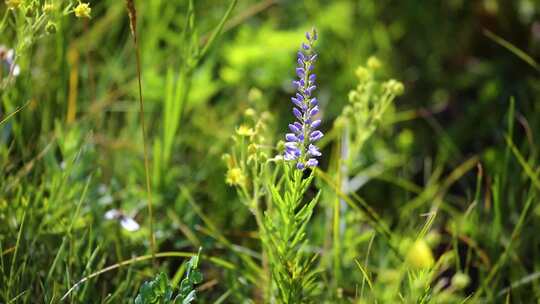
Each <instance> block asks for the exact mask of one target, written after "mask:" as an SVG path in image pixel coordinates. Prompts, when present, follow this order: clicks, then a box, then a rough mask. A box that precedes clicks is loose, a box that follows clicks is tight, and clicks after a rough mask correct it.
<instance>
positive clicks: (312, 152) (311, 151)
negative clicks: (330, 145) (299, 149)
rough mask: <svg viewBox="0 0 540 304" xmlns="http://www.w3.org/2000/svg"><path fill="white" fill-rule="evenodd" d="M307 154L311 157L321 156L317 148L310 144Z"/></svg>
mask: <svg viewBox="0 0 540 304" xmlns="http://www.w3.org/2000/svg"><path fill="white" fill-rule="evenodd" d="M308 153H309V155H311V156H321V152H320V151H319V148H317V146H315V145H312V144H310V145H309V147H308Z"/></svg>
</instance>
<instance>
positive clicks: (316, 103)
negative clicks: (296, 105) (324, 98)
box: [309, 98, 319, 106]
mask: <svg viewBox="0 0 540 304" xmlns="http://www.w3.org/2000/svg"><path fill="white" fill-rule="evenodd" d="M309 103H310V104H311V105H312V106H316V105H318V104H319V101H318V100H317V98H312V99H311V101H310V102H309Z"/></svg>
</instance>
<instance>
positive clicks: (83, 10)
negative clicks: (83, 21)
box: [73, 2, 92, 18]
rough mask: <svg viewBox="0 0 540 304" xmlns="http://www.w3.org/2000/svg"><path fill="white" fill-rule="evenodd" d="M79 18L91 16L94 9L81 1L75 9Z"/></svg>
mask: <svg viewBox="0 0 540 304" xmlns="http://www.w3.org/2000/svg"><path fill="white" fill-rule="evenodd" d="M73 12H75V16H76V17H77V18H90V13H91V12H92V9H91V8H90V5H89V4H88V3H82V2H79V5H77V7H75V9H74V10H73Z"/></svg>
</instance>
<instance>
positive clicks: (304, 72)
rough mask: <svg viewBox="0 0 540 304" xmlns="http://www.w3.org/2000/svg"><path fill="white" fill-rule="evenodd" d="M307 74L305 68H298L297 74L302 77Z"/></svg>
mask: <svg viewBox="0 0 540 304" xmlns="http://www.w3.org/2000/svg"><path fill="white" fill-rule="evenodd" d="M305 74H306V71H305V70H304V69H303V68H296V76H298V77H300V78H302V77H304V75H305Z"/></svg>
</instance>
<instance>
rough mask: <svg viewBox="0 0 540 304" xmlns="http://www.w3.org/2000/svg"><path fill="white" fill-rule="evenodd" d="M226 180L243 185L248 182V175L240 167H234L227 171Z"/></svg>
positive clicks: (228, 182) (232, 184) (234, 184)
mask: <svg viewBox="0 0 540 304" xmlns="http://www.w3.org/2000/svg"><path fill="white" fill-rule="evenodd" d="M225 182H226V183H227V184H229V185H231V186H236V185H238V186H242V185H244V184H245V182H246V176H245V175H244V173H243V172H242V170H241V169H240V168H232V169H229V170H228V171H227V178H226V179H225Z"/></svg>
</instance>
